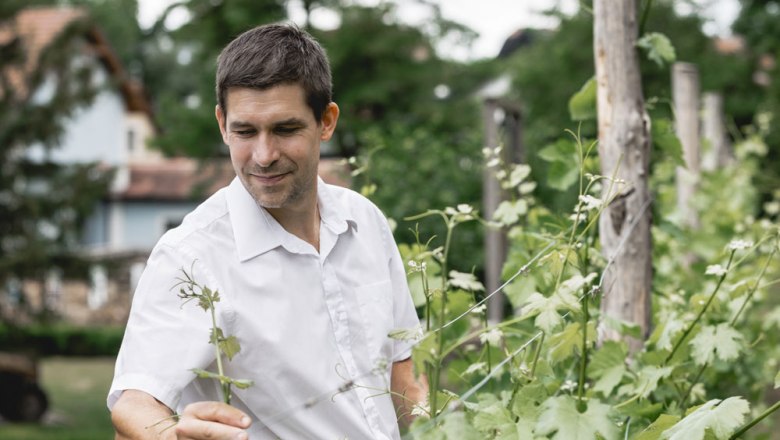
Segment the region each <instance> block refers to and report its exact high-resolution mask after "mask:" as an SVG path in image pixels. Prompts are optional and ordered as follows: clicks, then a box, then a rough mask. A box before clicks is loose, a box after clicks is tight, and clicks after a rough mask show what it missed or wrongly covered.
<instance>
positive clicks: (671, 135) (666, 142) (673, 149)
mask: <svg viewBox="0 0 780 440" xmlns="http://www.w3.org/2000/svg"><path fill="white" fill-rule="evenodd" d="M650 132H651V134H652V137H653V143H654V144H655V146H656V147H658V149H659V150H660V153H662V156H663V157H668V158H671V159H672V161H673V162H674V164H675V165H677V166H681V167H685V159H684V158H683V152H682V151H683V150H682V143H680V138H678V137H677V134H675V132H674V125H673V124H672V121H670V120H669V119H667V118H655V119H653V120H652V124H651V126H650Z"/></svg>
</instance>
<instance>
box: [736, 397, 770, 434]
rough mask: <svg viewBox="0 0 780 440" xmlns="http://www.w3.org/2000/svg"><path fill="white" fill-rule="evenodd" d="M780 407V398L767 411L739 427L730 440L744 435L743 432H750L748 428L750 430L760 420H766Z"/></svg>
mask: <svg viewBox="0 0 780 440" xmlns="http://www.w3.org/2000/svg"><path fill="white" fill-rule="evenodd" d="M778 409H780V400H778V401H777V402H775V404H774V405H772V406H770V407H769V408H767V409H766V411H764V412H762V413H761V414H760V415H759V416H758V417H756V418H755V419H753V420H751V421H750V422H748V423H746V424H745V425H743V426H742V427H741V428H739V429H738V430H737V432H735V433H734V434H732V436H731V437H729V440H735V439H738V438H739V437H740V436H742V434H744V433H746V432H748V430H750V428H752V427H754V426H755V425H756V424H758V422H760V421H762V420H764V419H765V418H767V417H768V416H769V415H770V414H772V413H773V412H775V411H777V410H778Z"/></svg>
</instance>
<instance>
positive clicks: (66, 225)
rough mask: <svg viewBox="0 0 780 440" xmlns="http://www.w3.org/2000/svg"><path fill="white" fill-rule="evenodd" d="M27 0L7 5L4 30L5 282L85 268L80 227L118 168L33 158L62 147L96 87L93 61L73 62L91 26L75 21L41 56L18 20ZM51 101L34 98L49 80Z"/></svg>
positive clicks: (0, 129) (1, 221)
mask: <svg viewBox="0 0 780 440" xmlns="http://www.w3.org/2000/svg"><path fill="white" fill-rule="evenodd" d="M26 5H27V4H26V2H21V1H16V2H4V3H3V8H2V10H1V12H2V15H0V27H2V29H3V30H4V34H3V35H5V38H3V39H0V157H1V158H2V164H3V165H2V173H0V247H1V248H2V252H0V286H2V288H3V289H4V288H5V285H6V284H5V283H6V281H8V280H9V279H10V278H17V279H25V278H34V279H43V277H44V275H45V272H46V271H47V270H48V269H50V268H51V267H59V268H60V269H62V270H63V271H64V272H65V275H66V276H73V275H77V276H78V275H83V274H84V273H85V272H86V271H85V268H84V265H83V264H82V263H83V260H82V259H81V258H80V257H79V256H78V242H79V238H80V234H81V226H82V223H83V221H84V220H85V218H86V217H87V216H88V215H89V214H90V213H91V212H92V209H93V208H94V204H95V202H96V201H97V200H99V199H100V198H101V197H102V196H103V195H104V194H105V192H106V190H107V188H108V182H109V180H110V178H111V173H110V172H108V170H104V169H101V168H99V167H98V166H97V164H80V165H62V164H58V163H54V162H51V161H48V160H46V159H44V160H33V159H31V158H30V156H29V155H28V154H27V153H26V152H27V149H28V148H29V147H30V146H32V145H34V144H40V145H43V146H44V147H45V148H46V149H52V148H56V146H57V144H58V143H59V141H60V138H61V136H62V134H63V132H64V122H65V121H66V119H67V118H68V117H69V116H70V115H72V114H73V112H74V111H75V110H76V109H77V108H79V107H80V106H83V105H86V104H88V103H89V102H90V101H91V100H92V98H93V97H94V96H95V93H96V90H95V88H94V87H93V86H92V84H91V71H90V69H91V68H90V67H89V66H83V67H81V66H78V65H76V64H74V63H72V62H71V61H72V58H71V54H73V53H75V52H76V51H77V50H79V47H80V46H79V45H80V44H81V42H82V37H83V35H84V33H85V32H86V30H87V29H88V27H89V26H92V23H91V22H90V21H89V20H88V19H86V18H83V19H76V20H74V21H73V22H72V23H71V24H70V25H69V26H67V28H66V29H64V30H63V31H62V32H61V33H60V34H59V35H58V36H57V37H56V38H55V40H54V41H52V42H51V44H49V45H48V46H47V47H45V48H43V50H42V52H41V53H40V54H35V53H32V54H31V53H30V50H29V49H28V47H27V46H25V44H26V41H24V40H23V39H22V38H21V37H19V34H18V33H17V32H16V29H15V20H14V17H15V16H16V14H17V13H18V12H19V11H20V10H21V9H22V8H23V7H24V6H26ZM44 82H45V83H46V84H47V86H50V87H52V90H51V95H50V96H51V98H50V99H33V98H32V96H33V92H35V91H37V90H39V88H40V87H42V85H43V84H44Z"/></svg>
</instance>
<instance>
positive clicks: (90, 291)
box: [0, 7, 348, 324]
mask: <svg viewBox="0 0 780 440" xmlns="http://www.w3.org/2000/svg"><path fill="white" fill-rule="evenodd" d="M77 23H79V24H82V25H83V26H80V27H79V29H83V35H82V37H83V38H82V39H83V45H81V48H80V52H79V53H75V54H73V56H72V62H73V63H75V64H78V65H79V66H81V67H83V66H88V67H89V68H90V71H91V81H92V85H93V86H95V87H96V89H97V90H99V92H98V93H97V95H96V96H95V98H94V99H93V100H92V102H91V104H90V105H88V106H85V107H83V108H79V109H78V110H77V111H76V112H75V113H74V114H73V115H72V116H71V117H70V119H69V120H68V121H67V123H66V124H64V126H65V133H64V136H63V137H62V141H61V143H60V144H59V145H58V147H57V148H53V149H47V148H45V147H44V146H42V145H31V146H29V147H28V148H27V149H26V154H28V155H29V157H30V158H31V159H39V160H43V159H49V160H52V161H54V162H58V163H65V164H72V163H86V162H98V163H100V164H101V166H104V167H107V168H111V169H113V170H115V174H114V179H113V182H112V184H111V188H110V191H109V196H108V197H107V198H106V199H105V200H102V201H101V202H100V203H99V204H98V206H96V207H95V210H94V213H93V214H92V215H91V217H90V218H89V219H88V221H87V222H86V224H85V226H84V232H83V237H82V243H81V251H82V252H83V254H84V255H86V256H89V257H90V259H91V261H92V262H93V263H94V264H93V265H92V268H91V270H90V279H89V280H88V281H86V282H85V281H84V280H70V279H63V277H62V275H61V271H58V270H57V268H51V270H50V271H49V274H50V275H49V276H48V277H47V279H46V280H45V282H41V281H34V280H17V282H16V284H17V287H18V290H19V291H20V292H24V294H25V295H27V296H28V298H27V299H28V302H29V303H30V304H32V305H33V306H34V307H37V308H43V307H47V308H49V309H52V310H54V311H56V312H57V313H59V314H60V315H62V316H63V317H64V318H65V319H66V320H67V321H69V322H72V323H76V324H87V323H91V324H94V323H105V324H110V323H123V322H124V320H125V319H126V318H127V312H128V309H129V304H130V299H131V296H132V291H133V290H134V289H135V285H136V283H137V281H138V278H139V276H140V274H141V272H142V271H143V268H144V265H145V262H146V259H147V257H148V255H149V252H150V251H151V249H152V247H153V246H154V244H155V243H156V242H157V240H158V239H159V238H160V237H161V236H162V234H163V233H165V231H167V230H168V229H170V228H171V227H175V226H176V225H178V224H179V223H180V222H181V220H182V219H183V218H184V216H185V215H186V214H187V213H188V212H189V211H191V210H192V209H194V208H195V207H196V206H197V205H198V203H200V202H201V201H202V200H203V199H205V198H206V197H208V196H209V195H211V194H213V193H214V192H215V191H216V190H218V189H219V188H221V187H223V186H225V185H226V184H227V183H229V182H230V180H232V179H233V177H234V176H235V173H234V172H233V169H232V166H231V164H230V161H229V160H228V159H227V158H221V159H215V160H212V161H209V162H207V163H200V162H198V161H195V160H193V159H189V158H183V157H179V158H166V157H163V155H162V154H161V153H160V152H158V151H156V150H154V149H153V148H151V147H150V146H149V145H150V142H149V141H150V140H151V139H152V138H153V137H154V136H155V134H156V133H157V127H156V125H155V121H154V114H153V112H152V105H151V103H150V102H149V100H148V99H147V97H146V95H145V94H144V91H143V87H142V86H141V85H140V84H139V83H138V82H137V81H135V80H134V79H132V78H131V77H130V76H129V75H128V74H127V72H126V71H125V70H124V68H123V66H122V64H121V62H120V61H119V59H118V58H117V56H116V55H115V54H114V52H113V51H112V49H111V46H110V44H109V42H108V41H107V39H106V37H105V35H104V34H103V33H102V32H101V31H100V29H99V28H98V27H97V26H96V25H95V24H92V23H90V22H89V18H88V14H87V12H86V10H84V9H80V8H72V7H40V8H28V9H25V10H22V11H21V12H20V13H18V14H17V15H16V17H15V18H14V20H13V23H12V26H11V27H10V29H12V31H13V32H16V33H17V36H19V37H20V39H21V41H22V42H23V44H24V50H25V53H26V55H27V57H26V61H25V62H26V63H28V65H27V66H26V69H27V70H28V72H31V71H33V70H34V66H35V63H36V60H37V57H38V56H39V55H40V54H41V53H42V51H43V50H44V49H45V48H46V47H47V46H48V45H50V44H52V42H53V41H55V39H56V38H57V36H58V35H60V34H61V33H62V32H64V31H65V30H66V29H68V28H69V27H70V26H73V25H74V24H77ZM3 32H5V33H6V36H7V33H8V32H9V31H8V29H5V30H0V39H2V38H3ZM20 74H24V72H20ZM52 81H54V79H53V78H51V79H50V80H45V81H44V82H43V85H42V86H41V87H40V88H38V89H37V90H30V91H28V93H27V95H28V96H29V98H28V99H32V100H38V101H40V102H43V103H45V102H47V100H51V99H52V95H53V93H54V89H55V87H54V86H53V85H52ZM19 83H20V84H21V83H23V81H19ZM215 130H216V125H215ZM338 170H339V162H338V161H337V160H334V159H323V161H322V163H321V167H320V174H321V175H322V177H323V178H324V179H325V180H326V181H328V182H330V183H337V184H342V185H346V184H348V179H345V177H344V176H345V174H344V173H341V172H340V171H338ZM11 290H13V287H11Z"/></svg>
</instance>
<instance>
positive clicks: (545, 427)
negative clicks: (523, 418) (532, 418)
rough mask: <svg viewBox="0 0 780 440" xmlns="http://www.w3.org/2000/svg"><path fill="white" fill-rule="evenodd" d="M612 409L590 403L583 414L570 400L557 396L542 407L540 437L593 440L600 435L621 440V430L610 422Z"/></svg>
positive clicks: (571, 398) (597, 402) (538, 430)
mask: <svg viewBox="0 0 780 440" xmlns="http://www.w3.org/2000/svg"><path fill="white" fill-rule="evenodd" d="M609 410H610V407H609V406H608V405H605V404H603V403H601V402H599V401H597V400H591V401H589V402H588V409H587V410H586V411H585V412H584V413H580V412H579V411H577V402H576V401H575V400H574V398H573V397H571V396H555V397H551V398H549V399H547V400H546V401H545V402H544V404H543V405H542V415H541V416H540V417H539V421H538V423H537V424H536V434H537V435H540V434H541V435H550V434H553V433H554V434H553V436H552V438H554V439H560V440H564V439H565V440H586V439H587V440H592V439H594V438H596V434H597V433H598V434H599V435H601V436H602V437H603V438H605V439H606V440H613V439H617V438H618V430H617V427H616V426H615V424H614V423H612V420H610V418H609Z"/></svg>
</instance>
